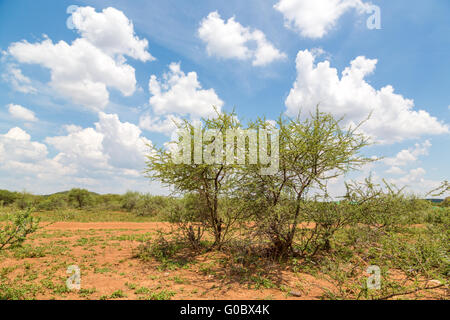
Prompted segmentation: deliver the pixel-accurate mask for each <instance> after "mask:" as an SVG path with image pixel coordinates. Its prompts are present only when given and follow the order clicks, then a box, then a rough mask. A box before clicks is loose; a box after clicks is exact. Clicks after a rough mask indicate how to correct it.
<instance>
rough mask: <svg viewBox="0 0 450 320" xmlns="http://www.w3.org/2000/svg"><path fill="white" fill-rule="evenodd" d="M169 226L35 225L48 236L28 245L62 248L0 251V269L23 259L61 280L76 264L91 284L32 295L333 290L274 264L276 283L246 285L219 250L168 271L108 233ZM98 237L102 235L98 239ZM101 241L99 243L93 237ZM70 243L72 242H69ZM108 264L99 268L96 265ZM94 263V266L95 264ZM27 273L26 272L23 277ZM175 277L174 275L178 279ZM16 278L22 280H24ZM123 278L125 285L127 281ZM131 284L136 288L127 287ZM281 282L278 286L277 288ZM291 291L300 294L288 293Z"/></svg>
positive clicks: (262, 295)
mask: <svg viewBox="0 0 450 320" xmlns="http://www.w3.org/2000/svg"><path fill="white" fill-rule="evenodd" d="M161 229H162V230H165V231H169V230H170V225H169V224H167V223H159V222H153V223H132V222H95V223H78V222H57V223H54V224H51V225H48V226H46V227H44V228H43V229H41V230H40V231H39V233H40V234H49V235H52V236H50V237H41V236H40V235H39V234H37V235H36V236H35V237H34V239H33V240H27V242H26V243H28V244H32V245H33V246H39V245H45V244H49V243H53V244H54V245H61V244H62V243H63V241H64V246H65V247H67V251H66V252H63V253H58V254H52V253H49V254H46V255H45V256H44V257H38V258H25V259H19V258H15V257H13V255H12V254H9V255H8V256H6V257H4V258H3V259H2V258H1V257H0V269H1V268H4V267H12V266H17V269H15V270H14V271H12V272H10V273H9V274H8V275H7V277H8V278H9V279H11V280H12V279H17V277H18V276H19V278H20V276H21V275H23V274H25V273H26V272H27V270H26V268H25V267H24V265H25V263H28V264H31V267H30V266H29V267H28V272H29V271H30V269H31V270H34V271H36V272H37V274H38V275H37V277H36V278H35V279H32V280H30V281H32V282H33V283H36V284H39V283H40V282H39V281H40V280H42V279H43V278H45V277H49V275H53V276H51V279H55V280H52V281H53V282H54V283H57V284H59V285H62V284H64V283H65V279H67V277H68V276H69V275H68V274H66V268H67V266H68V265H79V266H80V268H81V273H82V275H81V287H82V289H95V292H94V293H92V294H89V295H87V296H80V294H79V292H77V291H72V292H70V293H62V294H59V293H55V292H53V290H48V289H43V290H41V291H43V292H38V293H36V295H35V296H34V298H36V299H99V298H100V297H102V296H106V295H111V294H112V293H113V292H115V291H116V290H119V289H120V290H122V291H123V292H124V293H125V294H126V298H123V299H145V298H149V295H148V294H147V295H146V294H137V293H136V292H135V291H136V289H137V288H141V287H146V288H148V289H149V292H160V291H162V290H166V291H171V292H174V293H175V295H174V296H173V297H172V299H177V300H178V299H221V300H222V299H224V300H228V299H251V300H255V299H319V298H320V297H321V296H322V295H323V293H324V291H325V289H328V290H335V289H336V287H335V285H333V283H332V281H329V280H327V279H326V278H325V277H321V276H316V277H315V276H312V275H309V274H305V273H294V272H292V271H289V270H287V269H286V270H277V280H276V285H277V287H278V288H273V289H272V288H271V289H266V288H260V289H255V288H249V287H248V284H247V283H239V281H237V279H236V278H235V277H232V276H225V274H223V273H222V274H221V271H220V270H219V269H217V270H216V269H214V268H219V266H217V262H216V261H217V259H218V258H220V253H208V254H203V255H200V256H197V257H196V258H195V261H196V263H194V264H192V265H190V266H189V268H178V269H176V270H172V271H170V270H169V271H160V270H158V268H157V267H158V265H159V263H158V262H156V261H153V262H152V261H150V262H143V261H141V260H139V259H136V258H133V250H135V249H136V248H137V247H138V246H139V244H141V242H138V241H134V240H117V239H110V238H111V237H117V236H121V235H136V234H146V233H151V234H153V235H152V238H153V239H155V238H156V231H157V230H161ZM82 238H84V239H86V238H88V239H89V238H93V239H94V238H95V239H96V240H94V242H93V244H83V245H76V244H77V243H78V244H79V241H80V239H82ZM101 240H104V241H103V242H102V241H101ZM98 242H100V243H98ZM74 245H75V246H74ZM202 266H203V267H204V266H210V267H211V268H212V269H214V270H216V273H215V274H208V273H205V272H201V268H202ZM101 268H107V270H104V271H103V272H98V269H101ZM96 269H97V270H96ZM24 279H26V277H25V278H24ZM177 279H178V280H177ZM21 283H27V281H26V280H24V281H22V282H21ZM127 284H128V285H127ZM129 284H133V285H135V286H136V288H130V285H129ZM280 288H283V289H280ZM292 290H293V291H295V292H296V295H297V294H300V296H299V297H294V296H292V295H290V294H289V292H290V291H292Z"/></svg>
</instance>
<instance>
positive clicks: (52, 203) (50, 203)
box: [36, 194, 68, 211]
mask: <svg viewBox="0 0 450 320" xmlns="http://www.w3.org/2000/svg"><path fill="white" fill-rule="evenodd" d="M67 207H68V199H67V196H66V195H65V194H53V195H50V196H48V197H44V198H43V199H42V200H41V201H40V202H39V203H38V204H37V206H36V209H37V210H39V211H43V210H47V211H52V210H60V209H66V208H67Z"/></svg>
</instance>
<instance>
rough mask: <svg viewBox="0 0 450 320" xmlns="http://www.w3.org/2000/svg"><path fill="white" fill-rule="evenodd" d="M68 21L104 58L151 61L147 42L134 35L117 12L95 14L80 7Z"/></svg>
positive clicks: (119, 12)
mask: <svg viewBox="0 0 450 320" xmlns="http://www.w3.org/2000/svg"><path fill="white" fill-rule="evenodd" d="M72 22H73V24H74V26H75V28H76V29H77V31H78V32H79V33H80V34H81V36H82V37H83V38H84V39H86V40H88V41H89V42H90V43H92V44H93V45H94V46H96V47H97V48H99V49H101V50H102V51H103V52H105V53H107V54H108V55H111V56H114V55H119V56H123V55H127V56H129V57H132V58H134V59H138V60H141V61H144V62H145V61H152V60H155V58H154V57H153V56H152V55H151V54H150V53H149V52H148V51H147V48H148V41H147V40H146V39H139V38H138V37H137V36H136V35H135V33H134V26H133V23H132V22H131V21H130V20H129V19H128V18H127V17H126V16H125V14H124V13H123V12H122V11H120V10H117V9H115V8H111V7H109V8H106V9H104V10H103V11H102V12H96V11H95V9H94V8H92V7H80V8H78V9H77V10H76V11H75V12H74V13H73V14H72Z"/></svg>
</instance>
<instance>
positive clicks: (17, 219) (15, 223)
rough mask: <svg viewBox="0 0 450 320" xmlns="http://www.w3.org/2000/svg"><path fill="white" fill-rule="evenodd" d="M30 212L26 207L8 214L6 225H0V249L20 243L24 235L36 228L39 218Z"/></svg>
mask: <svg viewBox="0 0 450 320" xmlns="http://www.w3.org/2000/svg"><path fill="white" fill-rule="evenodd" d="M31 212H32V211H31V209H28V210H27V211H20V212H17V213H14V214H11V215H9V216H8V219H7V222H6V225H3V226H0V250H2V249H9V248H13V247H17V246H20V245H22V243H23V242H24V241H25V239H26V237H27V236H28V235H29V234H31V233H33V232H35V231H36V230H37V228H38V224H39V220H38V219H36V218H34V217H33V216H32V215H31Z"/></svg>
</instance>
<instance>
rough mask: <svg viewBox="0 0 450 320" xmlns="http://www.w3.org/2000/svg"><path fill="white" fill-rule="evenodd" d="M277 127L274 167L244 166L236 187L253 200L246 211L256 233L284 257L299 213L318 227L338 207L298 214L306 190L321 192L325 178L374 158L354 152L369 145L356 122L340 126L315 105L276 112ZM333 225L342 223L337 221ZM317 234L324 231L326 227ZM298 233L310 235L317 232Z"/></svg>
mask: <svg viewBox="0 0 450 320" xmlns="http://www.w3.org/2000/svg"><path fill="white" fill-rule="evenodd" d="M267 126H269V125H268V124H267V121H266V120H265V119H258V120H257V121H256V122H255V123H254V124H253V127H255V128H256V127H259V128H261V127H263V128H264V127H267ZM277 128H278V129H279V130H280V138H279V149H280V150H279V155H280V161H279V167H280V168H279V171H278V172H277V173H276V174H273V175H261V174H260V166H246V167H244V168H243V172H241V179H240V181H241V188H240V190H241V192H242V194H243V195H244V197H245V198H247V199H255V200H254V201H253V202H252V203H250V204H249V208H248V210H251V211H252V213H253V215H254V217H255V220H256V221H257V223H256V225H255V227H256V228H255V232H256V233H255V234H256V236H258V237H261V238H262V239H263V240H268V241H270V242H271V243H272V245H273V247H274V250H275V254H276V255H279V256H284V255H289V254H292V253H294V251H295V250H294V241H295V238H296V235H297V231H298V223H299V222H300V221H302V218H306V219H307V220H312V221H313V222H317V223H318V225H319V227H317V228H318V229H319V228H322V227H320V226H323V225H324V223H325V222H324V223H323V221H324V219H325V220H326V219H328V218H331V216H334V217H335V218H337V216H336V215H337V214H338V212H337V211H336V209H337V207H334V208H333V207H327V208H326V209H327V210H326V211H325V212H326V214H327V216H328V218H325V217H324V216H323V214H321V215H312V216H311V215H310V216H306V217H303V216H302V213H303V212H304V211H305V210H304V209H302V207H304V205H305V201H307V194H308V192H309V191H310V190H314V191H315V192H318V191H320V190H322V191H323V192H324V193H325V195H326V183H327V181H329V180H330V179H333V178H336V177H339V176H341V175H343V174H344V173H346V172H348V171H350V170H352V169H356V168H358V167H360V166H362V165H364V164H366V163H369V162H371V161H374V159H369V158H366V157H363V156H361V155H360V154H359V152H360V151H361V149H362V148H364V147H365V146H367V145H368V142H367V138H366V137H365V136H364V135H362V134H360V133H358V128H359V126H357V127H355V128H350V129H346V130H344V129H343V127H342V125H341V119H335V118H333V116H332V115H331V114H326V113H322V112H320V111H319V110H318V109H317V111H316V113H315V114H312V115H310V117H307V118H305V119H302V118H300V116H299V117H297V118H295V119H289V118H283V117H280V118H279V119H278V121H277ZM325 198H326V197H325ZM322 209H323V208H322ZM339 219H341V218H339ZM315 220H318V221H315ZM327 223H328V222H327ZM325 224H326V223H325ZM335 226H339V227H341V226H342V225H341V224H340V223H337V224H336V225H335ZM327 228H328V227H325V228H324V230H326V229H327ZM320 230H321V229H320ZM320 230H317V231H320ZM304 231H306V230H304ZM319 233H320V234H322V235H323V236H325V235H327V234H328V231H324V232H321V231H320V232H319ZM302 236H306V237H309V236H312V237H313V238H315V237H316V236H317V234H316V233H314V234H313V235H306V234H305V235H302ZM324 241H325V242H327V240H326V239H325V240H324ZM307 243H308V244H310V242H307Z"/></svg>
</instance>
